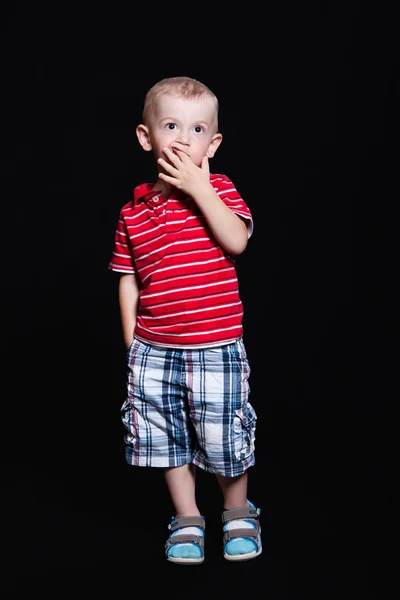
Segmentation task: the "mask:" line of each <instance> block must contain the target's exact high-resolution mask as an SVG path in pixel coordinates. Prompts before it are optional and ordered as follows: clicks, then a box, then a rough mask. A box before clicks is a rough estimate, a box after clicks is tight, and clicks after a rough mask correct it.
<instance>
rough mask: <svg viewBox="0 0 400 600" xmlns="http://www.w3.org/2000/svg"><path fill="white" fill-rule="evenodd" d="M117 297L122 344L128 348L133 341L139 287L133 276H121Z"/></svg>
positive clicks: (130, 274)
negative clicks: (122, 337)
mask: <svg viewBox="0 0 400 600" xmlns="http://www.w3.org/2000/svg"><path fill="white" fill-rule="evenodd" d="M118 297H119V308H120V313H121V323H122V332H123V336H124V342H125V346H126V347H127V348H129V346H130V345H131V344H132V341H133V332H134V330H135V326H136V317H137V311H138V306H139V285H138V282H137V279H136V276H135V275H134V274H132V273H129V274H126V275H121V277H120V280H119V287H118Z"/></svg>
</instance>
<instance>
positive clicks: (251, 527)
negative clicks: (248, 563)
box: [222, 502, 262, 561]
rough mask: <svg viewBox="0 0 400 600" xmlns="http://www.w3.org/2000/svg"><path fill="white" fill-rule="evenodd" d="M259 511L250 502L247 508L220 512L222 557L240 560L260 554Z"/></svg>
mask: <svg viewBox="0 0 400 600" xmlns="http://www.w3.org/2000/svg"><path fill="white" fill-rule="evenodd" d="M260 513H261V509H260V508H256V507H255V506H254V504H252V503H251V502H249V506H248V508H234V509H232V510H225V511H224V512H223V513H222V522H223V523H224V527H223V531H224V536H223V544H224V558H226V559H227V560H232V561H241V560H250V559H252V558H256V556H259V555H260V554H261V552H262V546H261V527H260V523H259V515H260ZM235 521H236V523H235ZM237 521H239V523H237ZM245 524H246V525H248V527H246V526H245Z"/></svg>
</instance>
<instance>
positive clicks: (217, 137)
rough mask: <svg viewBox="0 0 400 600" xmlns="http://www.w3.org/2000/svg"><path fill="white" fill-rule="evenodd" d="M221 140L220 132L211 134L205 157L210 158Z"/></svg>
mask: <svg viewBox="0 0 400 600" xmlns="http://www.w3.org/2000/svg"><path fill="white" fill-rule="evenodd" d="M221 142H222V134H221V133H216V134H215V135H213V137H212V139H211V142H210V145H209V146H208V150H207V153H206V156H207V158H212V157H213V156H214V154H215V153H216V151H217V150H218V148H219V145H220V143H221Z"/></svg>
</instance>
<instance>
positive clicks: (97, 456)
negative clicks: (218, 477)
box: [1, 2, 400, 600]
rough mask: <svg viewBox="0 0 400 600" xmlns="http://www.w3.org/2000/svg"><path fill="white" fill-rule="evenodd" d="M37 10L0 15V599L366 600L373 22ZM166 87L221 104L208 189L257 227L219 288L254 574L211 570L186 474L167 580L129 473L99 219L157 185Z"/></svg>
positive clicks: (392, 380)
mask: <svg viewBox="0 0 400 600" xmlns="http://www.w3.org/2000/svg"><path fill="white" fill-rule="evenodd" d="M54 6H57V8H56V9H55V8H54V7H53V8H51V7H48V6H40V5H39V6H38V5H36V4H35V5H34V6H31V5H30V4H29V5H28V4H25V5H24V4H22V3H14V4H12V3H9V4H4V5H3V8H2V18H1V50H2V70H1V83H2V103H3V108H2V113H1V114H2V160H1V184H2V210H3V214H2V227H1V243H2V249H3V250H2V258H3V260H2V277H1V283H2V290H1V299H2V311H1V314H2V319H3V326H2V331H3V335H2V344H1V350H2V403H1V415H2V418H1V432H2V435H1V441H2V486H3V493H2V497H3V501H4V503H5V508H4V509H3V512H2V516H3V524H2V530H3V540H4V542H5V548H6V558H5V559H3V563H2V569H1V571H2V573H3V575H2V583H4V586H5V588H6V589H7V591H10V590H12V591H13V592H17V591H22V590H25V589H29V590H31V591H32V590H36V589H37V590H41V591H42V592H43V590H45V589H47V588H48V589H49V590H50V591H54V590H58V591H60V590H61V591H66V590H68V591H73V590H75V591H76V590H77V589H78V590H81V591H85V593H87V591H91V592H93V593H97V592H98V591H105V590H107V592H110V593H117V592H120V591H123V593H132V594H133V593H134V592H135V590H136V589H137V588H138V585H139V582H143V585H144V589H145V590H146V592H145V593H150V592H151V593H154V594H157V593H158V592H159V591H162V592H163V593H166V594H168V593H174V594H175V593H178V590H177V588H176V586H177V585H178V587H179V586H180V587H181V588H182V590H183V589H185V593H190V594H192V593H201V594H204V593H212V592H213V591H217V589H218V590H219V586H221V592H222V593H224V594H225V593H229V594H231V593H232V591H234V592H236V593H237V594H239V593H240V594H248V595H249V596H250V595H251V596H253V595H254V593H255V591H254V589H253V588H252V586H253V585H256V587H257V589H258V590H260V589H261V590H262V593H265V594H270V595H271V598H273V599H274V600H275V599H278V598H297V597H302V594H303V592H305V591H307V593H310V592H312V591H315V590H317V589H318V590H319V591H320V592H322V593H324V595H325V597H326V596H327V595H328V594H329V593H331V592H333V597H337V595H335V594H336V592H335V590H336V589H337V590H339V591H340V590H343V589H346V590H348V591H349V590H355V591H356V592H357V593H358V594H359V596H361V594H362V596H363V597H366V596H368V597H377V598H378V597H381V595H380V594H381V593H382V585H384V583H385V581H387V572H386V570H387V569H389V568H390V567H391V566H393V565H394V564H395V561H397V559H398V551H397V549H396V550H394V551H392V549H391V546H390V538H391V536H390V531H392V529H393V519H394V513H395V511H394V508H395V497H394V489H395V483H396V478H397V459H396V454H395V450H396V445H397V444H396V442H397V424H398V409H397V400H398V387H397V380H396V379H397V378H396V375H395V372H394V371H395V370H396V367H397V361H396V360H395V357H396V352H395V351H394V350H395V347H396V345H397V344H396V338H395V337H394V323H395V309H396V306H397V305H396V302H395V297H396V287H395V286H396V284H397V278H396V276H397V274H398V267H397V260H396V259H395V251H396V246H397V244H396V241H397V221H396V219H395V205H396V203H397V201H398V197H399V189H398V184H397V180H398V177H397V173H398V164H399V150H398V133H399V105H398V101H399V95H400V81H399V62H398V53H397V47H396V46H397V34H396V33H395V19H394V15H392V14H390V12H389V11H387V12H386V13H385V11H384V10H382V9H381V10H380V12H379V14H378V13H377V12H376V11H375V12H373V11H372V10H371V11H368V10H367V9H366V8H365V7H364V8H363V5H362V4H361V3H356V2H355V3H347V4H346V8H345V9H343V10H340V9H339V8H338V7H337V5H334V4H332V6H329V4H327V5H324V7H323V8H321V7H318V6H317V5H313V4H310V5H308V6H307V5H306V6H304V5H303V4H302V5H301V6H297V4H296V5H294V7H291V6H290V5H288V4H285V5H284V6H283V5H282V7H281V8H280V9H278V8H274V9H273V10H271V9H270V8H265V11H266V12H265V13H264V12H263V11H261V8H254V9H252V8H251V6H250V5H249V6H248V7H247V10H246V12H244V11H243V7H240V10H239V6H238V7H237V9H235V8H234V7H233V6H231V7H230V8H229V9H225V10H221V12H220V14H218V13H217V12H216V9H215V7H212V10H211V7H209V6H207V7H206V6H199V7H196V9H195V10H196V11H198V14H196V13H194V14H193V15H192V14H190V15H189V12H188V10H189V7H188V5H186V6H185V5H174V6H171V7H167V6H165V7H158V8H157V7H155V6H154V7H150V6H149V7H148V9H147V10H146V9H145V8H143V7H142V8H140V9H138V8H137V7H136V5H135V6H132V7H130V8H129V9H128V8H124V9H121V8H118V6H113V7H112V8H111V5H110V6H108V7H107V6H105V7H104V8H100V7H99V6H97V5H94V6H93V7H90V8H89V7H88V8H86V10H85V9H84V8H82V5H81V6H80V7H79V8H73V7H72V6H71V5H69V6H68V7H67V6H65V7H62V6H61V5H59V4H57V5H54ZM191 10H192V9H191ZM263 10H264V9H263ZM174 75H189V76H191V77H195V78H196V79H199V80H201V81H203V82H204V83H206V84H207V85H208V86H209V87H210V88H211V89H212V90H213V91H214V92H215V93H216V95H217V96H218V98H219V100H220V129H221V132H222V133H223V135H224V140H223V143H222V145H221V147H220V148H219V150H218V153H217V154H216V156H215V157H214V159H212V161H211V163H210V168H211V170H212V171H213V172H222V173H225V174H226V175H228V176H229V177H230V178H231V179H232V180H233V181H234V183H235V185H236V187H237V188H238V190H239V191H240V192H241V194H242V196H243V197H244V198H245V200H246V202H247V203H248V205H249V207H250V209H251V210H252V213H253V216H254V223H255V229H254V235H253V237H252V238H251V240H250V243H249V245H248V248H247V250H246V252H245V253H244V254H243V255H241V256H240V257H238V260H237V268H238V273H239V280H240V289H241V295H242V299H243V303H244V308H245V318H244V328H245V343H246V346H247V350H248V354H249V359H250V363H251V366H252V376H251V386H252V398H251V400H252V404H253V405H254V407H255V409H256V411H257V413H258V417H259V418H258V427H257V442H256V443H257V464H256V466H255V467H254V469H253V470H252V472H251V474H250V489H249V497H250V498H251V499H253V501H255V502H256V504H257V505H258V506H261V507H262V510H263V513H262V516H263V535H264V552H263V554H262V555H261V557H260V558H258V559H257V560H256V561H250V562H249V563H246V564H243V565H236V566H234V568H233V567H232V565H230V564H227V561H224V560H223V558H222V554H221V548H222V539H221V535H220V510H221V499H220V496H219V491H218V490H217V487H216V484H215V482H214V480H213V479H212V477H211V476H208V475H207V474H204V473H202V472H200V473H199V492H198V493H199V504H200V506H201V508H202V510H203V512H204V514H205V515H206V517H207V519H208V524H209V525H208V529H207V531H208V533H207V540H208V542H207V557H206V563H205V564H204V565H203V566H202V567H196V568H195V572H193V568H194V567H193V568H190V567H189V568H188V569H185V568H179V567H178V568H176V567H175V565H170V564H167V562H166V561H165V558H164V556H163V543H164V540H165V538H166V536H167V534H168V532H167V530H166V523H167V522H168V520H169V517H170V516H171V514H172V513H171V510H172V509H171V505H170V503H169V499H168V498H167V496H166V492H165V490H164V487H163V483H162V478H161V475H160V473H159V472H158V471H154V472H153V471H151V472H148V471H147V470H143V469H133V468H132V467H128V466H127V465H125V460H124V447H123V430H122V424H121V422H120V415H119V408H120V406H121V404H122V402H123V400H124V393H125V387H124V386H125V362H124V360H125V350H124V347H123V341H122V334H121V328H120V321H119V312H118V303H117V278H116V277H115V274H113V273H111V272H110V271H109V270H108V261H109V259H110V256H111V252H112V245H113V237H114V231H115V226H116V220H117V217H118V213H119V209H120V208H121V206H122V205H123V204H125V203H126V202H128V201H129V200H130V198H131V196H132V189H133V187H134V186H135V185H137V184H139V183H142V182H143V181H151V180H153V179H154V173H155V167H154V165H153V162H152V158H151V156H150V154H148V153H145V152H143V150H142V149H141V147H140V146H139V144H138V142H137V139H136V135H135V128H136V125H137V124H138V123H139V122H140V121H141V110H142V105H143V100H144V96H145V93H146V92H147V90H148V89H149V88H150V87H151V86H152V85H153V84H154V83H156V81H158V80H159V79H161V78H163V77H168V76H174ZM173 570H174V573H172V571H173ZM240 570H242V573H241V572H240ZM383 571H384V572H385V575H384V576H382V575H381V574H382V572H383ZM378 573H379V575H378ZM171 575H172V577H170V576H171ZM210 575H212V579H211V577H210ZM178 581H180V583H179V584H178V583H177V582H178ZM194 582H196V584H195V585H194ZM60 586H61V587H60ZM157 586H159V587H157ZM336 586H337V588H336ZM339 591H338V592H337V593H340V592H339ZM221 592H219V593H221ZM375 594H378V595H376V596H375Z"/></svg>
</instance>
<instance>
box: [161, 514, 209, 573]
mask: <svg viewBox="0 0 400 600" xmlns="http://www.w3.org/2000/svg"><path fill="white" fill-rule="evenodd" d="M186 527H198V528H199V529H201V531H202V535H195V534H193V533H185V528H186ZM205 527H206V522H205V519H204V517H197V516H196V517H176V518H175V517H172V519H171V522H170V523H169V525H168V529H169V530H170V532H171V535H170V536H169V538H168V539H167V541H166V543H165V554H166V557H167V560H169V561H171V562H174V563H178V564H180V565H198V564H201V563H202V562H204V532H205ZM180 530H182V533H175V532H179V531H180ZM172 534H174V535H172ZM177 544H191V545H192V549H191V551H189V552H188V553H187V554H188V555H189V556H172V549H173V548H174V547H175V546H177ZM190 554H192V556H190Z"/></svg>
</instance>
